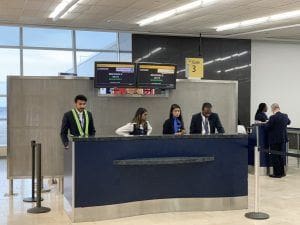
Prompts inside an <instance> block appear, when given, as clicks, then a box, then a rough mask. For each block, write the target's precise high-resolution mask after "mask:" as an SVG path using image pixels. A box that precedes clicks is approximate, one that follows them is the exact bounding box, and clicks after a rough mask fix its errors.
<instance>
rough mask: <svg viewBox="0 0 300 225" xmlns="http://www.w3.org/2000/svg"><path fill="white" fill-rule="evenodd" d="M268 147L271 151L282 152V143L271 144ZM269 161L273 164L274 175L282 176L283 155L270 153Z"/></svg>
mask: <svg viewBox="0 0 300 225" xmlns="http://www.w3.org/2000/svg"><path fill="white" fill-rule="evenodd" d="M270 149H271V150H273V151H280V152H282V153H283V151H284V149H283V143H278V144H271V145H270ZM271 163H272V166H273V175H274V176H284V175H285V173H284V156H281V155H275V154H272V153H271Z"/></svg>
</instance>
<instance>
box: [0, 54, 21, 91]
mask: <svg viewBox="0 0 300 225" xmlns="http://www.w3.org/2000/svg"><path fill="white" fill-rule="evenodd" d="M0 59H1V60H0V95H6V77H7V75H19V74H20V50H19V49H8V48H0Z"/></svg>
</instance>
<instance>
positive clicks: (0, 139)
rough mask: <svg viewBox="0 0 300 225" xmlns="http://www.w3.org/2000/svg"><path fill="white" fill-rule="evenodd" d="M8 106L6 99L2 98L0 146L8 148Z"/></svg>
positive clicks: (0, 98) (0, 101) (0, 100)
mask: <svg viewBox="0 0 300 225" xmlns="http://www.w3.org/2000/svg"><path fill="white" fill-rule="evenodd" d="M6 112H7V104H6V97H0V146H6V142H7V140H6V132H7V115H6Z"/></svg>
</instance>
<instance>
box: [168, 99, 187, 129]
mask: <svg viewBox="0 0 300 225" xmlns="http://www.w3.org/2000/svg"><path fill="white" fill-rule="evenodd" d="M174 109H180V115H179V117H178V119H179V120H180V122H181V124H182V127H184V124H183V119H182V111H181V108H180V106H179V105H177V104H173V105H171V108H170V115H169V118H170V119H172V118H173V110H174Z"/></svg>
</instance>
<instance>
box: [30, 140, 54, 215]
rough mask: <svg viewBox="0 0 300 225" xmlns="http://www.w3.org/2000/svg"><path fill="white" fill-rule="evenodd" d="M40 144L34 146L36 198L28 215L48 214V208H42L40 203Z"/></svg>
mask: <svg viewBox="0 0 300 225" xmlns="http://www.w3.org/2000/svg"><path fill="white" fill-rule="evenodd" d="M41 148H42V147H41V144H40V143H38V144H36V160H37V168H36V171H37V172H36V174H37V192H36V194H37V196H36V200H37V201H36V207H34V208H31V209H28V210H27V212H28V213H35V214H37V213H46V212H50V210H51V209H50V208H47V207H42V205H41V201H42V197H41V195H42V149H41Z"/></svg>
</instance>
